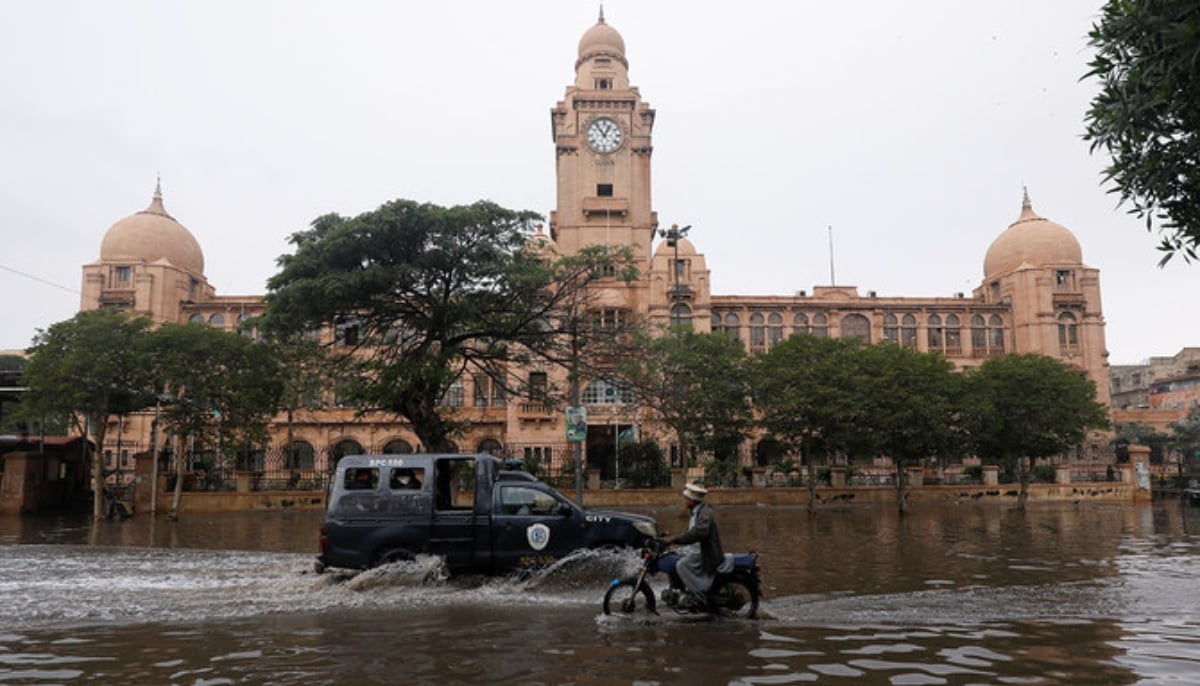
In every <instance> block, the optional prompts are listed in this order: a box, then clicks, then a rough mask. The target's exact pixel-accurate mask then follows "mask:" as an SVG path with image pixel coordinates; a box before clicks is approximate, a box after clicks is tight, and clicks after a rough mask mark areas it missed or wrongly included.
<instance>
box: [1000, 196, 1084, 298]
mask: <svg viewBox="0 0 1200 686" xmlns="http://www.w3.org/2000/svg"><path fill="white" fill-rule="evenodd" d="M1082 263H1083V251H1082V250H1080V248H1079V240H1078V239H1076V238H1075V234H1073V233H1071V231H1070V229H1068V228H1067V227H1065V226H1063V225H1062V224H1058V223H1055V222H1052V221H1050V220H1049V219H1044V218H1042V217H1039V216H1038V214H1037V213H1036V212H1034V211H1033V206H1032V205H1031V204H1030V202H1029V193H1026V194H1025V198H1024V200H1023V202H1022V205H1021V216H1020V217H1018V218H1017V220H1016V221H1015V222H1013V223H1012V224H1010V225H1009V227H1008V229H1007V230H1005V231H1004V233H1002V234H1000V235H999V236H997V237H996V240H994V241H992V245H991V247H989V248H988V251H987V256H986V257H985V258H984V260H983V273H984V276H985V277H988V278H990V277H992V276H995V275H998V274H1004V273H1006V272H1011V271H1013V270H1014V269H1016V268H1017V267H1020V266H1021V265H1022V264H1029V265H1032V266H1035V267H1041V266H1045V265H1049V264H1082Z"/></svg>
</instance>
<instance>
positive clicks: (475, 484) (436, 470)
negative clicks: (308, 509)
mask: <svg viewBox="0 0 1200 686" xmlns="http://www.w3.org/2000/svg"><path fill="white" fill-rule="evenodd" d="M658 533H659V532H658V526H657V524H656V523H655V521H654V519H653V518H651V517H646V516H643V515H636V514H625V513H619V512H593V511H589V510H583V509H580V508H579V507H578V506H576V505H575V504H574V503H572V502H571V501H570V500H568V499H567V498H565V497H564V496H563V495H562V494H560V493H558V492H557V491H555V490H554V489H553V488H551V487H550V486H548V485H547V484H544V483H542V482H541V481H538V480H537V479H536V478H534V477H533V476H532V475H530V474H528V473H526V472H523V471H517V470H509V469H505V468H504V464H503V463H502V462H501V461H500V460H499V459H497V458H495V457H493V456H491V455H464V454H449V455H435V454H408V455H354V456H349V457H345V458H342V460H341V461H340V462H338V467H337V472H336V474H335V476H334V482H333V487H332V490H331V492H330V495H329V505H328V509H327V511H326V513H325V522H324V524H323V525H322V527H321V554H320V555H319V556H318V558H317V563H316V570H317V571H318V572H323V571H325V569H326V568H330V567H337V568H345V569H367V568H370V567H374V566H378V565H381V564H386V563H389V562H396V561H400V560H408V559H412V558H413V557H414V556H416V555H418V554H432V555H438V556H441V557H442V558H443V559H444V560H445V564H446V567H447V569H448V570H449V571H450V572H451V573H459V572H475V573H483V574H502V573H506V572H510V571H513V570H521V569H528V568H535V567H540V566H544V565H547V564H549V563H551V562H553V561H554V560H557V559H560V558H562V557H565V556H567V555H569V554H570V553H572V552H574V551H576V550H579V549H581V548H604V547H632V548H637V547H640V546H641V545H642V544H643V543H644V542H645V541H646V539H648V538H653V537H655V536H658Z"/></svg>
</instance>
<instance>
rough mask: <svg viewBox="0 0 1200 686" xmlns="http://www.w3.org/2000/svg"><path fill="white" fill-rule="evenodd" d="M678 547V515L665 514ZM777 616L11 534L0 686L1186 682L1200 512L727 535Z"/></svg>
mask: <svg viewBox="0 0 1200 686" xmlns="http://www.w3.org/2000/svg"><path fill="white" fill-rule="evenodd" d="M649 512H650V514H653V515H655V516H656V517H658V519H659V521H660V523H661V524H662V525H663V526H664V527H665V528H667V529H671V530H678V529H679V528H681V527H682V526H683V525H684V520H683V518H682V515H681V514H680V513H679V512H678V511H676V510H673V509H672V510H651V511H649ZM719 517H720V522H721V527H722V538H723V539H724V540H725V541H726V545H727V546H728V547H730V548H731V549H733V548H735V547H736V548H738V549H755V550H757V551H759V552H760V554H761V556H762V560H763V564H764V574H765V583H766V585H767V594H768V596H767V599H766V601H765V603H764V605H763V609H764V613H765V614H767V615H768V617H769V618H767V619H763V620H760V621H733V620H712V619H709V618H693V617H683V616H678V615H663V616H659V617H653V616H651V617H636V618H630V617H606V616H604V615H602V614H600V612H599V604H600V598H601V597H602V595H603V592H604V588H605V584H606V582H607V581H608V580H610V579H611V578H613V577H614V576H619V575H622V574H625V573H628V572H630V571H632V570H633V569H634V567H635V565H636V560H635V559H634V558H633V556H632V555H628V554H613V553H587V554H582V555H579V556H577V557H574V558H571V559H568V560H565V561H563V562H561V563H560V564H558V565H556V566H555V567H554V568H552V569H550V570H548V571H546V572H545V573H543V574H540V575H536V576H534V577H532V578H528V579H504V578H502V579H491V578H482V577H479V578H472V577H465V578H446V576H445V574H444V571H443V569H442V567H441V565H440V561H439V560H437V559H435V558H420V559H418V560H417V561H415V562H412V563H408V564H402V565H394V566H391V567H387V568H382V569H377V570H372V571H370V572H365V573H361V574H350V573H340V574H325V575H316V574H313V573H312V572H311V567H312V559H313V554H312V552H313V550H314V548H315V540H316V529H317V526H318V525H319V518H320V515H319V514H316V513H239V514H226V515H209V516H197V517H196V518H194V519H191V520H185V521H184V522H180V523H178V524H170V523H167V522H163V521H160V522H157V523H152V522H150V521H149V520H147V519H145V518H135V519H133V520H130V521H127V522H105V523H101V524H99V525H96V526H93V525H91V524H90V523H87V522H81V521H76V520H67V519H62V520H36V519H30V518H23V519H16V518H8V519H0V551H2V552H0V597H3V598H5V602H4V603H3V604H0V627H8V632H9V633H7V634H5V633H0V683H5V684H9V683H45V682H56V683H73V682H84V681H90V682H101V683H107V682H116V681H126V682H135V683H180V684H224V683H264V682H269V683H396V682H400V681H410V682H414V683H416V682H426V683H432V682H437V683H477V682H483V681H486V682H489V683H547V684H550V683H576V684H607V683H645V684H673V683H689V684H691V683H701V684H704V683H742V684H785V683H855V684H858V683H867V684H876V683H877V684H973V683H1038V684H1067V683H1072V684H1074V683H1106V684H1121V683H1153V682H1156V681H1158V682H1170V681H1176V682H1179V683H1185V682H1187V681H1188V680H1190V679H1192V678H1193V675H1194V674H1196V673H1197V672H1198V671H1200V630H1198V629H1200V626H1198V624H1200V623H1198V622H1197V620H1196V619H1195V614H1196V610H1197V608H1200V591H1197V588H1196V582H1195V580H1196V579H1197V578H1200V577H1198V574H1200V563H1198V560H1200V557H1198V556H1197V552H1198V551H1200V547H1198V544H1197V538H1196V536H1195V535H1194V534H1193V533H1192V532H1194V531H1196V530H1197V527H1198V526H1200V508H1197V509H1190V508H1181V507H1179V506H1178V504H1175V503H1172V504H1159V505H1155V506H1148V505H1147V506H1120V505H1112V506H1108V505H1099V504H1088V505H1087V506H1079V507H1076V506H1073V505H1070V504H1067V505H1063V506H1038V507H1034V508H1032V509H1031V510H1030V511H1029V512H1028V513H1026V514H1025V515H1020V514H1016V513H1013V512H1010V511H1008V510H1006V509H1003V508H999V507H986V506H960V507H950V506H948V507H946V508H933V507H926V508H920V509H918V511H917V512H915V513H913V515H912V516H909V517H905V518H903V519H901V518H898V517H897V516H896V515H895V514H894V513H893V512H892V511H890V510H887V509H856V508H848V509H842V510H831V511H823V512H821V513H819V514H818V515H816V516H809V515H808V514H807V513H806V512H805V511H804V510H803V509H801V508H780V507H760V508H754V507H745V508H722V509H721V510H720V511H719Z"/></svg>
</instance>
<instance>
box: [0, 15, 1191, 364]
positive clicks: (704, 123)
mask: <svg viewBox="0 0 1200 686" xmlns="http://www.w3.org/2000/svg"><path fill="white" fill-rule="evenodd" d="M1100 5H1101V2H1100V0H1054V1H1053V2H1047V1H1046V0H1029V1H1027V0H1006V1H1005V2H974V1H968V0H961V1H944V2H933V1H922V0H915V1H914V2H905V3H898V2H882V1H881V2H857V3H851V2H834V3H831V2H809V1H799V0H797V1H794V2H779V1H777V0H770V1H768V0H742V2H739V3H729V2H721V3H717V2H699V1H696V0H690V1H685V0H653V1H647V0H636V1H635V0H608V2H605V3H604V11H605V15H606V18H607V20H608V23H609V24H610V25H611V26H612V27H614V28H616V29H617V30H618V31H619V32H620V33H621V34H622V36H623V37H624V39H625V44H626V56H627V57H628V59H629V65H630V69H629V74H630V80H631V82H632V83H633V84H634V85H636V86H638V87H639V88H640V90H641V94H642V97H643V98H645V99H646V100H647V101H649V103H650V104H651V106H653V107H654V108H655V109H656V110H657V113H658V116H657V120H656V125H655V140H654V160H653V165H654V186H653V201H654V207H655V208H656V209H657V211H658V216H659V220H660V222H661V223H662V225H664V226H669V225H670V224H671V223H673V222H674V223H679V224H691V225H692V226H693V227H694V228H693V229H692V234H691V238H692V239H693V242H694V243H695V244H696V247H697V249H699V250H700V251H701V252H703V253H705V255H706V257H707V260H708V265H709V268H710V269H711V270H712V284H713V292H714V293H716V294H724V295H734V294H746V295H749V294H790V293H792V292H794V291H796V290H800V289H811V288H812V287H813V286H814V285H826V284H828V283H829V281H830V254H829V229H828V227H830V226H832V227H833V231H832V233H833V242H834V259H835V267H836V272H835V273H836V281H837V283H838V284H841V285H856V286H858V287H859V290H860V292H861V293H865V292H866V291H868V290H875V291H877V292H878V293H879V294H880V295H881V296H948V295H951V294H953V293H955V292H958V291H964V292H967V293H969V292H970V290H971V289H972V288H973V287H975V286H976V285H978V284H979V282H980V281H981V280H982V278H983V259H984V255H985V253H986V252H987V249H988V246H989V245H990V244H991V242H992V241H993V240H994V239H995V238H996V236H998V235H999V234H1000V233H1001V232H1002V231H1003V230H1004V229H1005V228H1007V226H1008V225H1009V224H1010V223H1011V222H1013V221H1014V220H1015V219H1016V218H1017V216H1018V214H1019V212H1020V209H1021V189H1022V186H1023V185H1024V186H1027V187H1028V189H1029V194H1030V196H1031V198H1032V200H1033V206H1034V209H1035V210H1036V211H1037V212H1038V213H1039V214H1041V215H1042V216H1044V217H1046V218H1048V219H1051V220H1054V221H1056V222H1059V223H1061V224H1063V225H1064V226H1066V227H1067V228H1069V229H1071V230H1072V231H1073V232H1074V233H1075V235H1076V236H1077V237H1078V238H1079V241H1080V243H1081V245H1082V248H1083V258H1084V262H1085V263H1087V264H1088V265H1090V266H1093V267H1097V268H1099V269H1100V270H1101V289H1102V297H1103V305H1104V314H1105V319H1106V321H1107V337H1108V347H1109V350H1110V352H1111V356H1110V362H1112V363H1114V364H1129V363H1136V362H1138V361H1140V360H1142V359H1145V358H1147V357H1149V356H1151V355H1171V354H1174V353H1175V352H1177V351H1178V350H1179V349H1180V348H1182V347H1184V346H1187V345H1200V318H1197V317H1196V316H1195V314H1194V310H1193V306H1192V305H1190V304H1188V303H1190V302H1191V298H1192V297H1194V295H1195V294H1196V292H1197V286H1198V285H1200V266H1188V265H1185V264H1184V263H1183V262H1182V261H1178V263H1174V262H1173V263H1172V264H1170V265H1169V266H1168V267H1166V268H1165V269H1159V268H1158V267H1157V266H1156V264H1157V262H1158V259H1159V254H1158V252H1157V251H1156V250H1155V246H1156V244H1157V242H1158V239H1157V238H1156V237H1155V236H1153V235H1150V234H1148V233H1146V232H1145V231H1144V230H1143V229H1142V228H1141V225H1140V223H1139V222H1138V221H1137V220H1136V219H1135V218H1133V217H1131V216H1129V215H1127V214H1126V213H1125V211H1124V209H1118V208H1116V205H1115V197H1114V196H1113V195H1111V194H1108V193H1106V192H1105V189H1104V188H1103V187H1102V186H1101V185H1100V170H1101V169H1102V168H1103V166H1104V165H1105V164H1106V161H1107V160H1106V159H1105V158H1103V157H1092V156H1090V155H1089V153H1088V148H1087V145H1086V143H1085V142H1084V141H1083V140H1082V139H1081V132H1082V130H1083V124H1082V120H1083V116H1084V112H1085V111H1086V108H1087V104H1088V102H1089V100H1090V98H1091V96H1092V94H1093V93H1094V92H1095V90H1096V88H1097V86H1096V84H1095V83H1094V82H1091V81H1083V82H1081V81H1080V77H1081V76H1082V75H1083V73H1084V72H1085V71H1086V62H1087V61H1088V59H1089V57H1090V54H1091V51H1090V50H1089V49H1088V48H1087V45H1086V43H1087V38H1086V34H1087V31H1088V29H1089V27H1090V26H1091V24H1092V22H1093V21H1094V20H1095V18H1096V16H1097V14H1098V11H1099V7H1100ZM597 8H598V3H597V2H594V1H592V0H587V1H584V0H511V1H510V2H495V1H493V0H471V1H465V0H464V1H457V2H456V1H453V0H448V1H446V2H428V1H422V2H397V1H390V2H383V1H379V2H355V1H346V2H313V1H308V0H288V1H286V2H285V1H275V2H252V1H237V2H234V1H223V0H217V1H212V0H209V1H206V2H192V3H183V2H165V1H161V0H147V1H144V2H131V1H125V0H108V1H106V2H93V1H91V0H81V1H77V2H65V1H61V0H41V1H38V2H32V1H27V2H10V3H6V4H5V6H4V13H3V21H0V63H2V64H4V68H3V69H2V70H0V143H2V147H0V227H2V230H3V243H2V246H3V247H2V248H0V294H2V295H0V297H2V300H0V302H2V309H0V314H3V326H2V328H0V349H16V348H23V347H25V346H27V345H28V344H29V343H30V341H31V339H32V338H33V336H34V334H35V332H36V331H35V330H36V329H39V328H40V329H44V328H46V327H48V326H49V325H51V324H53V323H54V322H57V321H61V320H63V319H68V318H70V317H71V316H73V315H74V314H75V312H76V311H77V310H78V309H79V294H78V290H79V285H80V279H81V270H80V268H81V266H82V265H83V264H85V263H88V262H91V261H93V260H95V259H97V258H98V257H99V251H100V241H101V239H102V238H103V237H104V234H105V232H106V231H107V229H108V227H109V226H111V225H112V224H113V223H114V222H116V221H117V220H119V219H121V218H123V217H125V216H127V215H130V214H132V213H134V212H137V211H139V210H141V209H144V208H145V207H146V206H147V205H148V204H149V202H150V198H151V195H152V193H153V190H154V184H155V179H156V175H158V174H161V176H162V188H163V194H164V198H165V204H166V208H167V210H168V211H169V212H170V213H171V214H172V215H173V216H174V217H175V218H176V219H177V220H179V221H180V222H181V223H182V224H183V225H184V226H186V227H188V229H189V230H190V231H191V232H192V233H193V234H194V235H195V236H196V238H197V239H198V240H199V242H200V245H201V247H202V248H203V250H204V255H205V263H206V275H207V277H208V279H209V281H210V282H211V283H212V284H213V285H214V286H215V287H216V288H217V292H218V293H219V294H223V295H245V294H261V293H263V292H264V291H265V281H266V279H267V278H268V277H269V276H270V275H271V274H273V273H274V271H275V260H276V258H277V257H278V256H279V255H280V254H283V253H285V252H287V251H288V244H287V242H286V239H287V236H288V235H289V234H291V233H292V232H294V231H297V230H301V229H304V228H306V227H307V226H308V224H309V222H311V221H312V220H313V219H314V218H316V217H317V216H320V215H322V214H325V213H328V212H337V213H339V214H343V215H353V214H356V213H359V212H362V211H366V210H369V209H373V208H375V207H377V206H378V205H380V204H382V203H383V202H386V201H388V200H391V199H394V198H410V199H414V200H419V201H429V202H435V203H439V204H460V203H470V202H473V201H475V200H478V199H483V198H486V199H490V200H494V201H495V202H498V203H500V204H501V205H504V206H507V207H511V208H515V209H530V210H535V211H538V212H540V213H542V214H548V213H549V211H550V210H551V209H553V203H554V189H555V185H554V184H555V180H554V155H555V152H554V145H553V143H552V141H551V138H550V117H549V110H550V108H551V107H552V106H553V105H554V104H555V103H556V102H557V101H558V100H559V99H560V98H561V97H562V96H563V93H564V89H565V87H566V86H567V85H568V84H569V83H571V82H572V81H573V79H574V63H575V57H576V49H577V45H578V41H579V38H580V36H581V35H582V34H583V32H584V31H586V30H587V29H588V28H589V27H590V26H591V25H592V24H593V23H594V22H595V21H596V15H597Z"/></svg>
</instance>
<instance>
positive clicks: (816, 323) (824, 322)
mask: <svg viewBox="0 0 1200 686" xmlns="http://www.w3.org/2000/svg"><path fill="white" fill-rule="evenodd" d="M812 335H814V336H817V337H818V338H829V317H827V316H825V313H824V312H818V313H816V314H814V315H813V317H812Z"/></svg>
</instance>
